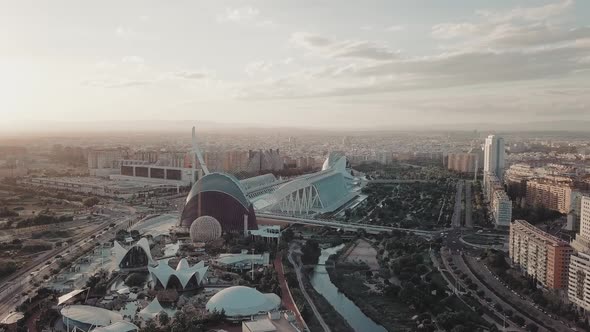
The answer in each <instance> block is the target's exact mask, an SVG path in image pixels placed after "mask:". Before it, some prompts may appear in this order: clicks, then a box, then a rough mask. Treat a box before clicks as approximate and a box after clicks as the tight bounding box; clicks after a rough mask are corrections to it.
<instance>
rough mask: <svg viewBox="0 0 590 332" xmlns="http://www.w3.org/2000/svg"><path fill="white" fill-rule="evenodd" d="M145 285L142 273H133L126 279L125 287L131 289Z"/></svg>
mask: <svg viewBox="0 0 590 332" xmlns="http://www.w3.org/2000/svg"><path fill="white" fill-rule="evenodd" d="M144 283H145V276H144V275H143V274H141V273H131V274H130V275H129V276H128V277H127V279H125V285H127V286H129V287H140V286H143V284H144Z"/></svg>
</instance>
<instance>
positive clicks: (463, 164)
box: [447, 153, 478, 173]
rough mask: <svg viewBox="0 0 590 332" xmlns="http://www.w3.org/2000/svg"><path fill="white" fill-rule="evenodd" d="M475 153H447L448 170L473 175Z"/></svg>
mask: <svg viewBox="0 0 590 332" xmlns="http://www.w3.org/2000/svg"><path fill="white" fill-rule="evenodd" d="M477 158H478V156H477V154H475V153H449V156H448V166H447V167H448V169H449V170H451V171H455V172H461V173H474V172H475V167H476V164H477Z"/></svg>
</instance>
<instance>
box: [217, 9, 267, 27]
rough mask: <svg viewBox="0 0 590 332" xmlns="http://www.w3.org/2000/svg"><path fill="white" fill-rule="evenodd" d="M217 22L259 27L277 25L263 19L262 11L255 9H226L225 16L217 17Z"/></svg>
mask: <svg viewBox="0 0 590 332" xmlns="http://www.w3.org/2000/svg"><path fill="white" fill-rule="evenodd" d="M217 21H218V22H232V23H241V24H252V25H254V26H258V27H269V26H274V25H275V23H274V22H273V21H272V20H270V19H268V18H264V17H262V15H260V10H258V9H257V8H254V7H238V8H226V9H225V12H224V13H223V14H220V15H218V16H217Z"/></svg>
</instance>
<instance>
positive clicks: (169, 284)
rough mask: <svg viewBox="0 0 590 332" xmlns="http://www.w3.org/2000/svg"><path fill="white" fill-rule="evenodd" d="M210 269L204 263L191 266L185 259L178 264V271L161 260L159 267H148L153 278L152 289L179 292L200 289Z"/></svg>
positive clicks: (166, 261)
mask: <svg viewBox="0 0 590 332" xmlns="http://www.w3.org/2000/svg"><path fill="white" fill-rule="evenodd" d="M208 269H209V267H208V266H205V262H203V261H201V262H199V263H197V264H195V265H193V266H190V265H189V263H188V261H187V260H186V259H185V258H183V259H181V260H180V261H179V262H178V265H177V266H176V269H173V268H172V267H170V265H168V260H161V261H159V262H158V265H157V266H155V267H153V266H149V267H148V271H149V272H150V276H151V277H152V288H154V289H157V288H163V289H176V290H178V291H184V290H190V289H195V288H199V287H200V286H201V285H202V284H203V281H204V280H205V276H206V275H207V270H208Z"/></svg>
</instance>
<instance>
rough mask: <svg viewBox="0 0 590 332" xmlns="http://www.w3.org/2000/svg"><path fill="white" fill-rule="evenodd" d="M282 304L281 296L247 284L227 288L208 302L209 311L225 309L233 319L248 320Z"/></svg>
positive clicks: (226, 313)
mask: <svg viewBox="0 0 590 332" xmlns="http://www.w3.org/2000/svg"><path fill="white" fill-rule="evenodd" d="M280 305H281V298H280V297H279V296H278V295H276V294H263V293H261V292H259V291H258V290H256V289H254V288H250V287H245V286H234V287H229V288H226V289H224V290H222V291H220V292H219V293H217V294H215V295H213V297H212V298H211V299H210V300H209V302H207V304H206V306H205V307H206V308H207V310H208V311H209V312H213V311H218V312H221V311H224V312H225V315H226V317H228V318H229V319H232V320H246V319H250V317H251V316H253V315H257V314H260V313H267V312H269V311H273V310H277V309H278V308H279V307H280Z"/></svg>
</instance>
